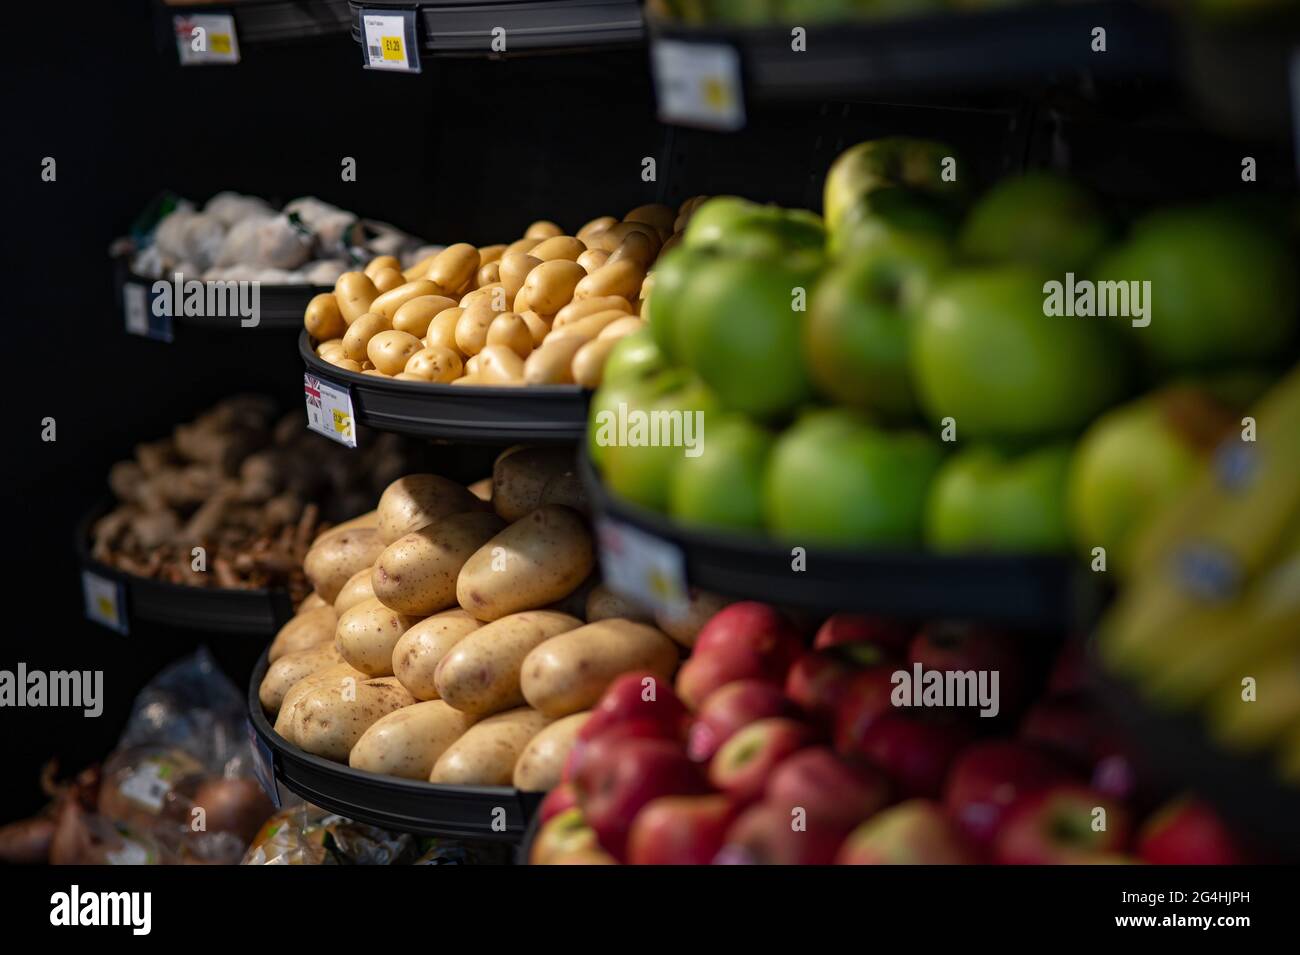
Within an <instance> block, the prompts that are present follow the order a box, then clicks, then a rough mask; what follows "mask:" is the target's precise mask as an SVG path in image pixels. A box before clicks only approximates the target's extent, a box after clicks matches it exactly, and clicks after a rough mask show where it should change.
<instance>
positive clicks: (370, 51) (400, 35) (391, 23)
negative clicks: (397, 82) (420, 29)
mask: <svg viewBox="0 0 1300 955" xmlns="http://www.w3.org/2000/svg"><path fill="white" fill-rule="evenodd" d="M361 30H362V39H363V40H364V41H365V50H364V53H365V58H366V61H365V67H366V69H368V70H390V71H393V72H397V73H419V72H420V51H419V48H418V42H417V34H416V28H415V11H414V10H385V11H382V12H380V11H372V10H363V11H362V12H361Z"/></svg>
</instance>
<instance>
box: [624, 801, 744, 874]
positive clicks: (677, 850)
mask: <svg viewBox="0 0 1300 955" xmlns="http://www.w3.org/2000/svg"><path fill="white" fill-rule="evenodd" d="M738 811H739V807H738V806H737V805H736V803H734V802H733V801H732V800H731V799H730V798H728V797H727V796H723V795H709V796H660V797H659V798H658V799H656V800H654V801H653V802H650V803H647V804H646V805H645V806H643V807H642V809H641V811H640V812H639V813H637V815H636V819H635V820H633V822H632V830H631V832H630V834H629V835H628V840H627V861H628V862H629V863H631V864H632V865H708V864H710V863H711V862H712V861H713V859H714V857H715V856H716V855H717V854H718V850H719V849H721V848H722V843H723V839H724V838H725V837H726V835H727V829H728V828H729V827H730V826H731V823H732V822H733V821H734V820H735V818H736V815H737V813H738Z"/></svg>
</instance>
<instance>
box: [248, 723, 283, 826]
mask: <svg viewBox="0 0 1300 955" xmlns="http://www.w3.org/2000/svg"><path fill="white" fill-rule="evenodd" d="M246 725H247V727H248V745H249V746H251V747H252V748H253V776H254V778H255V779H256V780H257V783H258V785H259V786H261V787H262V789H263V790H264V791H265V792H266V795H267V798H269V799H270V800H271V805H273V806H274V807H275V808H276V809H279V808H281V807H280V787H279V786H278V785H276V782H275V753H273V752H271V747H269V746H267V745H266V741H265V740H263V739H262V737H260V736H258V735H257V731H256V730H254V729H253V721H252V720H248V721H246Z"/></svg>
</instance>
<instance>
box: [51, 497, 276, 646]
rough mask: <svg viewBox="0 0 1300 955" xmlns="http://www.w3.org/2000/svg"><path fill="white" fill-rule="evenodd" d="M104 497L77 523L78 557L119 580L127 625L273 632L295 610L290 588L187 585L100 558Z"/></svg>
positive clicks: (92, 568)
mask: <svg viewBox="0 0 1300 955" xmlns="http://www.w3.org/2000/svg"><path fill="white" fill-rule="evenodd" d="M109 506H110V505H109V502H108V501H107V500H102V501H100V502H99V504H98V505H96V506H95V507H94V508H93V509H92V510H91V511H89V512H88V513H87V514H86V516H85V517H83V518H82V519H81V520H80V521H79V522H78V524H77V530H76V534H77V541H76V549H77V561H78V564H79V565H80V568H81V570H82V572H83V573H85V572H89V573H91V574H94V575H96V576H98V577H101V578H103V579H104V580H107V581H111V582H114V583H116V584H117V585H118V587H119V588H120V589H119V593H120V594H121V595H122V597H123V598H124V600H125V606H124V607H122V608H120V612H121V613H122V614H123V616H124V618H125V621H126V624H127V627H128V628H129V627H130V624H131V622H132V621H141V622H145V623H151V624H159V625H162V626H168V627H178V628H183V629H187V630H202V631H207V632H211V633H227V634H231V635H235V636H256V637H263V638H266V637H272V636H274V635H275V633H276V632H277V631H278V630H279V629H280V627H282V626H283V625H284V624H285V622H286V621H288V620H289V619H290V618H291V617H292V616H293V603H292V601H291V600H290V599H289V592H288V591H286V590H265V589H259V590H226V589H217V588H212V589H208V588H203V587H187V586H185V585H184V584H173V583H171V582H169V581H165V580H153V579H151V578H148V577H137V576H135V575H134V574H128V573H126V572H125V571H121V570H118V569H117V568H116V567H110V566H109V565H108V564H104V563H101V562H100V561H98V560H96V559H95V558H94V557H93V556H91V553H90V529H91V526H92V525H93V524H94V522H95V521H96V520H97V519H98V518H99V517H101V516H102V515H103V514H105V513H107V511H108V510H109Z"/></svg>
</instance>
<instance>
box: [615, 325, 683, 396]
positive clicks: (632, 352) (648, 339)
mask: <svg viewBox="0 0 1300 955" xmlns="http://www.w3.org/2000/svg"><path fill="white" fill-rule="evenodd" d="M667 367H668V362H667V360H666V359H665V358H664V353H663V350H662V349H661V348H660V347H659V343H658V342H656V341H655V339H654V334H653V332H652V331H651V330H650V329H649V328H642V329H638V330H637V331H635V332H633V333H632V334H630V335H624V336H623V337H622V338H621V339H619V341H618V344H616V345H615V346H614V347H613V348H611V349H610V351H609V356H608V357H607V358H606V359H605V367H604V369H602V371H601V376H600V380H601V384H602V385H605V384H610V383H614V382H619V381H634V380H637V379H642V378H649V377H650V376H651V375H654V374H656V373H658V372H661V371H663V370H664V369H665V368H667Z"/></svg>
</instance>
